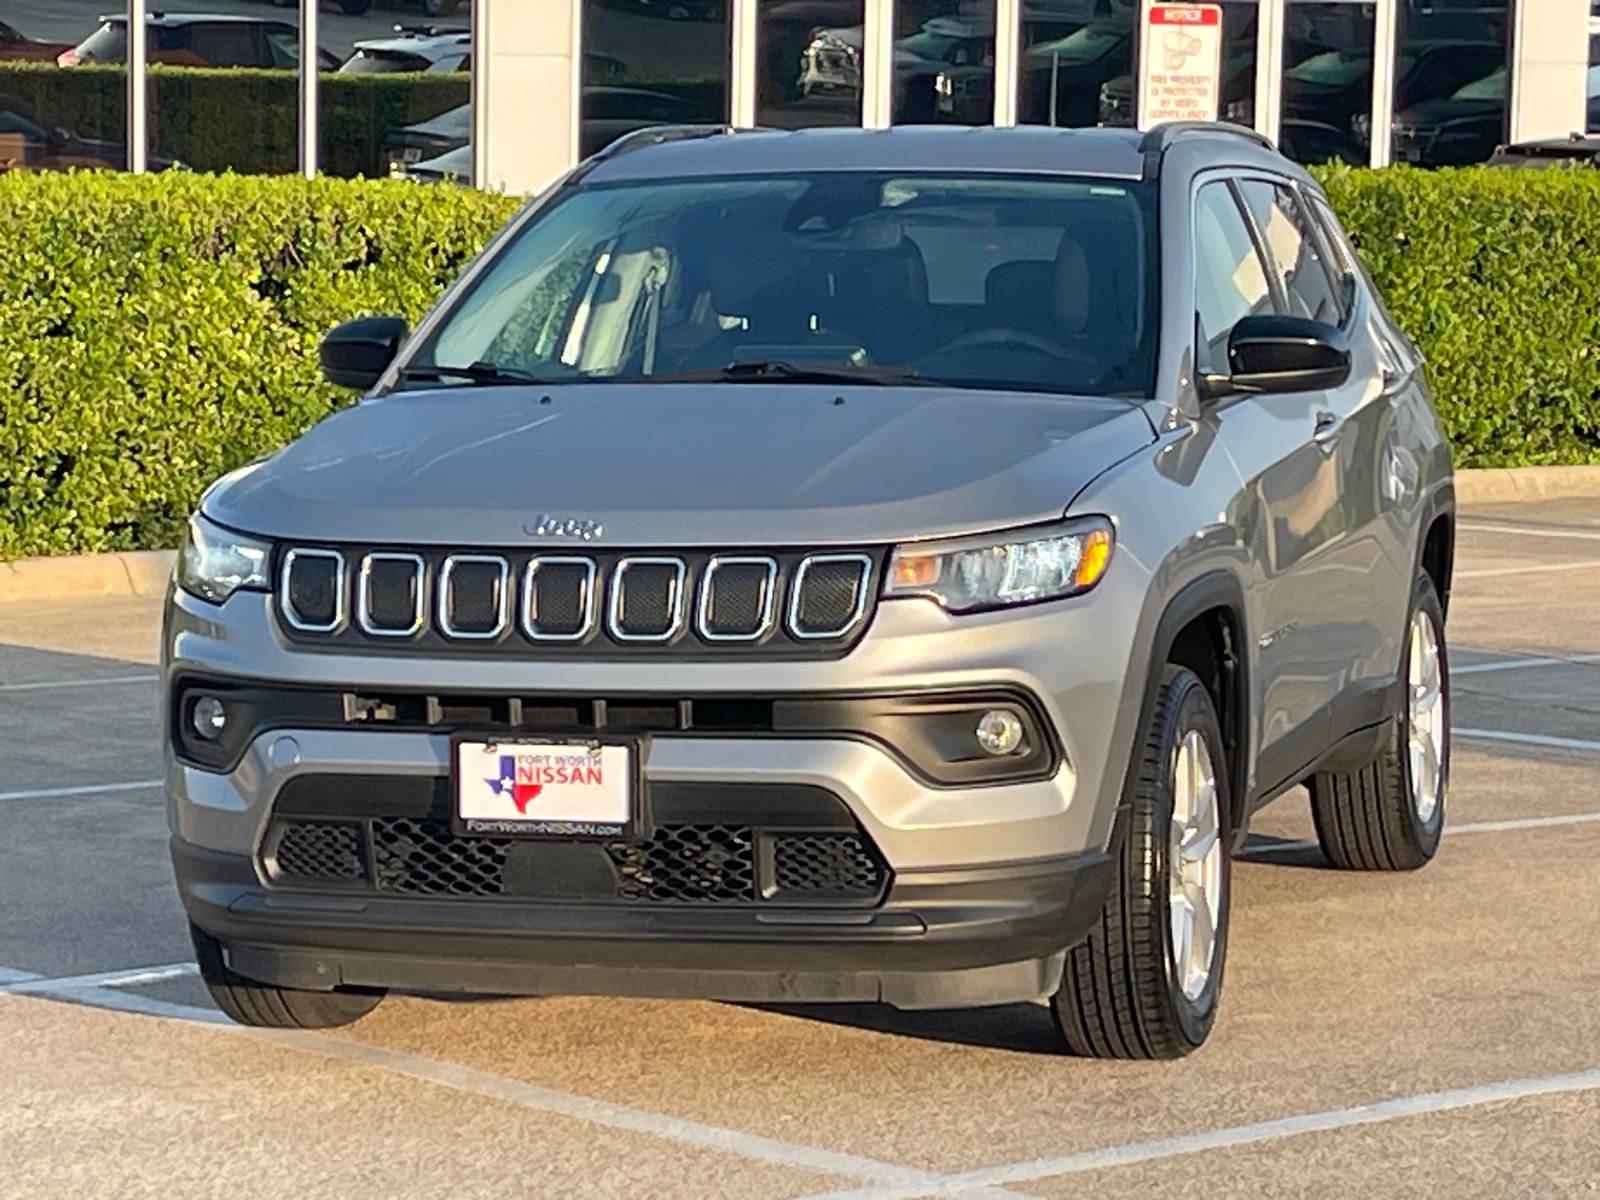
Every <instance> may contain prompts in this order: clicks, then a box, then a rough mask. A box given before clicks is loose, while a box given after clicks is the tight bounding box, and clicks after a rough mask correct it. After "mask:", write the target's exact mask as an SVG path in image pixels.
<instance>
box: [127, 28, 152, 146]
mask: <svg viewBox="0 0 1600 1200" xmlns="http://www.w3.org/2000/svg"><path fill="white" fill-rule="evenodd" d="M149 43H150V37H149V30H148V29H147V28H146V27H145V0H128V137H127V140H128V170H130V171H132V172H133V173H134V174H135V175H142V174H143V173H144V172H145V170H146V168H147V167H148V166H149V161H150V93H149V91H148V90H147V88H146V73H145V69H146V67H147V66H148V65H149V62H148V59H149V53H148V50H149Z"/></svg>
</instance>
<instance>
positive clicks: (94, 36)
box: [74, 21, 128, 62]
mask: <svg viewBox="0 0 1600 1200" xmlns="http://www.w3.org/2000/svg"><path fill="white" fill-rule="evenodd" d="M127 52H128V31H127V27H126V26H124V25H121V24H114V23H112V22H109V21H108V22H106V24H104V25H102V26H100V28H99V29H97V30H95V31H94V32H93V33H91V34H90V35H89V36H88V37H86V38H84V39H83V41H81V42H79V43H78V46H77V49H76V50H75V51H74V53H75V54H77V56H78V59H79V61H81V62H121V61H122V60H123V57H124V56H125V55H126V54H127Z"/></svg>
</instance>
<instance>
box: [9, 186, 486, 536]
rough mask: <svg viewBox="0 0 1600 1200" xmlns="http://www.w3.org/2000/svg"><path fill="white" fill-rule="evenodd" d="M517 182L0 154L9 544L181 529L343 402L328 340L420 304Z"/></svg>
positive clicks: (417, 309)
mask: <svg viewBox="0 0 1600 1200" xmlns="http://www.w3.org/2000/svg"><path fill="white" fill-rule="evenodd" d="M514 208H515V201H513V200H509V199H507V198H506V197H503V196H496V195H487V194H483V193H478V192H473V191H469V190H467V189H464V188H453V187H424V186H421V185H416V184H410V183H404V182H398V181H389V180H374V181H345V180H318V181H315V182H307V181H305V180H303V179H299V178H296V177H289V178H272V177H247V176H232V175H223V176H205V175H194V174H188V173H182V172H169V173H166V174H162V175H153V176H145V177H142V178H135V177H131V176H125V175H115V174H110V173H90V172H82V173H74V174H67V175H49V174H42V173H41V174H33V175H30V174H25V173H21V172H15V173H10V174H0V558H9V557H15V556H20V555H29V554H57V553H66V552H73V551H84V550H110V549H128V548H139V547H160V546H172V545H175V544H176V541H177V539H178V537H179V533H180V531H181V528H182V524H183V521H184V518H185V516H186V514H187V513H188V512H189V511H190V510H191V509H192V507H193V506H194V503H195V501H196V499H197V498H198V497H199V495H200V492H201V490H202V489H203V488H204V487H205V485H206V483H207V482H209V481H210V480H211V479H213V478H215V477H216V476H217V475H218V474H220V473H221V472H223V471H226V470H230V469H232V468H233V467H236V466H239V465H240V464H242V463H245V462H248V461H249V460H251V459H253V458H255V457H256V456H258V455H259V454H261V453H262V452H264V451H266V450H269V449H272V448H273V447H276V446H281V445H282V444H284V443H285V442H287V441H289V440H290V439H292V438H293V437H295V436H296V435H297V434H299V433H300V432H301V431H302V430H304V429H305V428H307V427H308V426H310V425H312V424H313V423H315V422H316V421H317V420H319V419H320V418H322V417H323V416H325V415H327V414H328V413H329V412H331V411H332V410H333V409H334V408H336V407H338V406H339V405H341V404H344V403H348V401H349V399H350V396H349V394H348V393H346V392H341V391H339V390H338V389H335V388H331V387H329V386H327V385H325V384H324V383H322V381H321V378H320V376H319V373H318V369H317V365H316V364H317V357H316V347H317V341H318V339H319V338H320V336H321V335H322V334H323V333H324V332H325V331H326V330H327V329H328V328H329V327H330V326H332V325H333V324H335V323H336V322H338V321H340V320H342V319H344V318H345V317H348V316H351V315H353V314H357V313H364V312H402V313H405V314H407V315H408V316H410V317H412V318H416V317H418V316H420V315H421V314H422V312H423V311H424V310H425V309H426V308H427V306H428V305H429V304H430V303H431V302H432V300H433V299H434V298H435V297H436V295H437V294H438V292H439V290H440V289H441V288H442V287H444V285H445V284H446V283H448V282H449V281H450V280H451V279H452V278H454V277H455V275H456V274H457V273H458V272H459V271H460V269H461V268H462V266H463V265H464V264H465V263H466V261H467V260H468V258H469V257H470V256H471V255H472V254H474V253H475V252H476V251H477V249H478V248H479V247H480V246H482V244H483V243H484V242H485V241H486V240H487V239H488V237H489V235H490V234H491V233H492V232H493V231H494V230H495V229H496V228H497V227H498V226H499V225H500V224H501V223H502V222H503V221H504V220H505V219H506V218H507V217H508V216H509V215H510V214H511V212H512V211H513V209H514Z"/></svg>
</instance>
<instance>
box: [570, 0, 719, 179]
mask: <svg viewBox="0 0 1600 1200" xmlns="http://www.w3.org/2000/svg"><path fill="white" fill-rule="evenodd" d="M583 48H584V55H583V66H582V73H583V94H582V112H583V116H582V123H581V126H580V130H579V139H578V140H579V144H580V152H581V153H582V154H583V155H585V156H587V155H590V154H593V153H595V152H596V151H598V150H601V149H604V148H605V147H606V146H607V145H609V144H610V143H611V142H614V141H615V140H616V139H617V138H619V137H622V136H624V135H625V134H629V133H634V132H636V131H637V130H640V129H646V128H649V127H650V126H652V125H716V124H722V123H724V122H726V121H727V120H728V66H729V58H730V50H731V44H730V40H729V28H728V0H584V2H583ZM603 114H607V115H603Z"/></svg>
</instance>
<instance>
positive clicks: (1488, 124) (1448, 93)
mask: <svg viewBox="0 0 1600 1200" xmlns="http://www.w3.org/2000/svg"><path fill="white" fill-rule="evenodd" d="M1506 8H1507V6H1506V4H1505V2H1504V0H1500V2H1499V3H1495V2H1494V0H1473V3H1470V4H1468V3H1462V2H1460V0H1457V2H1455V3H1449V2H1447V0H1428V2H1427V3H1423V2H1422V0H1401V2H1400V25H1399V30H1398V34H1399V41H1398V45H1399V50H1398V61H1397V62H1396V63H1395V95H1394V126H1393V137H1394V142H1393V155H1394V159H1395V161H1396V162H1412V163H1417V164H1419V165H1421V166H1429V167H1438V166H1460V165H1465V164H1467V163H1476V162H1484V161H1486V160H1487V159H1488V158H1489V156H1490V155H1491V154H1493V153H1494V151H1495V147H1496V146H1498V145H1499V144H1500V143H1501V142H1503V141H1505V137H1506V106H1507V100H1508V98H1509V96H1510V94H1511V91H1510V89H1511V79H1510V74H1509V72H1508V70H1507V62H1508V61H1509V59H1508V48H1509V41H1508V32H1507V31H1508V29H1509V22H1508V21H1507V18H1506Z"/></svg>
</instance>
